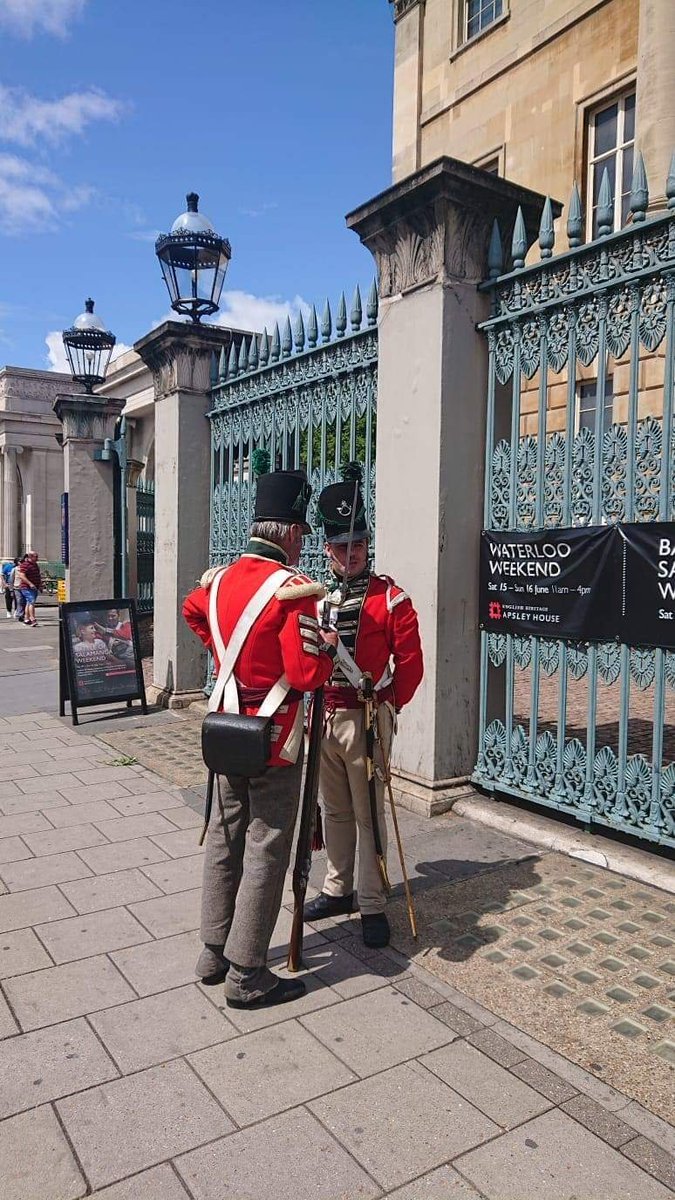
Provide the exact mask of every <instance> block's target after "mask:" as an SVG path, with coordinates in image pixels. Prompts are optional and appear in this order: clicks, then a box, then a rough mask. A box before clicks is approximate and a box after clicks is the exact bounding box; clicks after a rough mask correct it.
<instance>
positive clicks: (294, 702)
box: [183, 471, 337, 1008]
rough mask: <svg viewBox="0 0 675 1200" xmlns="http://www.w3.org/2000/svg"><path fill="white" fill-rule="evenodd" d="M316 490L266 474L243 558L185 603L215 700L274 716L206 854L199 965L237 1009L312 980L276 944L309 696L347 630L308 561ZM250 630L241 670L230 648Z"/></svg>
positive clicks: (267, 1001) (213, 829) (290, 993)
mask: <svg viewBox="0 0 675 1200" xmlns="http://www.w3.org/2000/svg"><path fill="white" fill-rule="evenodd" d="M310 495H311V488H310V487H309V485H308V483H307V480H306V477H305V475H304V473H302V472H297V471H276V472H272V473H266V474H263V475H261V476H260V477H259V479H258V482H257V491H256V504H255V519H254V524H253V527H252V529H251V538H250V541H249V543H248V545H247V547H246V549H245V550H244V552H243V554H242V555H241V557H240V558H239V559H238V560H237V562H235V563H234V564H233V565H232V566H230V567H228V568H226V569H223V568H215V569H213V570H210V571H207V572H206V574H205V575H204V577H203V578H202V581H201V585H200V586H199V587H198V588H196V589H195V591H193V592H192V593H191V594H190V595H189V596H188V597H187V599H186V601H185V603H184V605H183V615H184V617H185V620H186V621H187V623H188V625H189V626H190V628H191V629H193V630H194V632H195V633H196V634H197V636H198V637H199V638H200V639H201V641H202V642H203V643H204V645H205V646H207V647H208V649H209V650H210V651H211V652H212V654H213V655H214V658H215V662H216V667H217V670H218V674H217V680H216V685H215V688H214V692H213V693H212V696H211V699H210V702H209V707H210V708H212V709H220V710H224V711H226V712H241V713H245V714H248V715H250V716H255V715H257V714H258V711H259V709H261V707H263V708H264V709H265V711H264V713H263V715H265V716H268V715H269V716H272V720H273V726H272V747H271V749H272V753H271V757H270V759H269V763H268V767H267V769H266V771H265V772H264V773H263V774H261V775H257V776H254V777H248V776H247V777H244V776H226V777H225V778H224V779H223V780H222V781H219V782H220V789H219V812H218V813H217V814H216V816H215V817H214V818H213V819H212V821H211V824H210V827H209V833H208V839H207V845H206V855H205V860H204V881H203V888H202V921H201V936H202V941H203V942H204V950H203V951H202V954H201V955H200V958H199V961H198V963H197V974H198V975H199V976H200V978H201V979H202V980H203V982H204V983H208V984H215V983H220V982H222V981H223V980H225V995H226V1001H227V1004H228V1005H230V1006H231V1007H235V1008H253V1007H261V1006H262V1005H271V1004H281V1003H284V1002H286V1001H288V1000H294V999H296V998H297V997H298V996H301V995H302V994H303V993H304V991H305V985H304V983H302V981H301V980H288V981H287V980H283V979H280V978H279V977H278V976H276V975H273V974H272V972H271V971H270V970H269V969H268V967H267V952H268V949H269V943H270V938H271V936H272V932H273V930H274V926H275V924H276V920H277V917H278V915H279V909H280V907H281V897H282V891H283V885H284V876H285V874H286V870H287V868H288V861H289V858H290V852H291V842H292V839H293V828H294V825H295V817H296V813H297V809H298V802H299V798H300V779H301V774H302V761H303V705H302V696H303V692H310V691H314V690H315V689H316V688H318V687H321V686H322V684H324V683H325V682H326V680H327V679H328V678H329V676H330V674H331V671H332V669H333V658H334V656H335V652H336V645H337V634H335V633H334V632H333V633H330V632H326V633H324V632H323V631H321V630H320V629H319V625H318V621H317V616H316V604H317V599H319V598H320V597H322V596H323V595H324V589H323V588H322V587H321V585H320V584H316V583H313V582H312V581H311V580H310V579H308V578H307V576H306V575H303V574H301V573H300V572H298V570H297V563H298V561H299V558H300V550H301V547H302V539H303V536H304V535H305V534H306V533H309V532H310V528H309V525H308V524H307V521H306V514H307V505H308V503H309V498H310ZM242 639H243V644H242V645H241V649H240V650H239V651H238V652H237V654H236V657H235V658H234V662H233V664H232V669H231V671H229V670H228V666H227V662H228V654H227V647H228V645H229V644H230V643H232V647H233V648H234V647H235V646H237V645H239V643H240V641H242ZM232 654H234V649H233V650H232V651H231V655H230V657H231V656H232ZM223 663H225V666H224V667H223ZM221 668H222V669H221Z"/></svg>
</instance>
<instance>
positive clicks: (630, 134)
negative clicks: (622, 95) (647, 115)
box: [623, 92, 635, 142]
mask: <svg viewBox="0 0 675 1200" xmlns="http://www.w3.org/2000/svg"><path fill="white" fill-rule="evenodd" d="M625 106H626V115H625V117H624V126H623V140H624V142H632V141H633V138H634V137H635V92H633V95H632V96H626V100H625Z"/></svg>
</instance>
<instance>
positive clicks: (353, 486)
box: [317, 463, 369, 544]
mask: <svg viewBox="0 0 675 1200" xmlns="http://www.w3.org/2000/svg"><path fill="white" fill-rule="evenodd" d="M342 474H343V480H342V482H341V483H331V484H329V486H328V487H325V488H324V489H323V491H322V492H321V494H320V495H319V500H318V503H317V515H318V517H319V519H320V520H321V522H322V524H323V529H324V537H325V539H326V541H327V542H335V543H337V544H339V543H345V542H348V541H349V531H350V529H351V525H352V508H353V507H354V506H355V507H356V514H355V516H354V541H360V540H361V539H362V538H364V537H368V536H369V529H368V522H367V520H366V506H365V504H364V503H363V496H362V495H361V487H360V484H361V466H360V464H359V463H347V466H346V467H345V468H344V470H343V472H342ZM355 491H356V495H355Z"/></svg>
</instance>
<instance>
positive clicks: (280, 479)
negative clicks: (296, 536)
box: [253, 471, 312, 533]
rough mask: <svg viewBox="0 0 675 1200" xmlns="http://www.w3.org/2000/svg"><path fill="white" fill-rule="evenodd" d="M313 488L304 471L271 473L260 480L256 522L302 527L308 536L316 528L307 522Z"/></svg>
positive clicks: (258, 483)
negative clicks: (275, 522) (276, 522)
mask: <svg viewBox="0 0 675 1200" xmlns="http://www.w3.org/2000/svg"><path fill="white" fill-rule="evenodd" d="M311 496H312V489H311V487H310V486H309V484H308V482H307V476H306V475H305V472H304V471H270V472H269V473H268V474H266V475H259V476H258V478H257V480H256V492H255V512H254V517H253V520H254V521H280V522H282V523H283V524H285V525H302V526H303V528H304V531H305V533H311V532H312V528H311V526H310V525H309V524H308V523H307V506H308V504H309V501H310V499H311Z"/></svg>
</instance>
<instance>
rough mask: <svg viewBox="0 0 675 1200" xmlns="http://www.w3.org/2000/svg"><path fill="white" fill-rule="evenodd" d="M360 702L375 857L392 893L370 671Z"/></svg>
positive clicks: (364, 682) (360, 692)
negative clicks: (379, 812) (380, 812)
mask: <svg viewBox="0 0 675 1200" xmlns="http://www.w3.org/2000/svg"><path fill="white" fill-rule="evenodd" d="M359 700H362V701H363V711H364V717H365V725H366V772H367V775H368V798H369V800H370V824H371V826H372V829H373V841H374V843H375V856H376V858H377V866H378V870H379V872H380V878H381V880H382V886H383V888H384V890H385V892H387V893H388V892H390V891H391V884H390V882H389V876H388V874H387V863H386V861H385V857H384V851H383V849H382V837H381V835H380V823H379V819H378V815H377V787H376V783H375V700H374V691H373V677H372V675H371V674H370V672H368V671H364V673H363V675H362V676H361V683H360V685H359Z"/></svg>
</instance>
